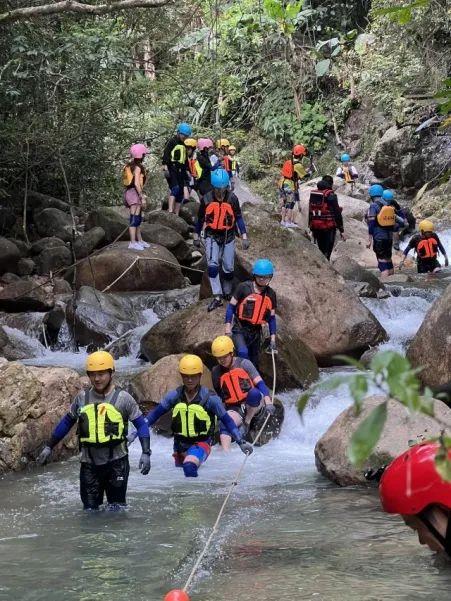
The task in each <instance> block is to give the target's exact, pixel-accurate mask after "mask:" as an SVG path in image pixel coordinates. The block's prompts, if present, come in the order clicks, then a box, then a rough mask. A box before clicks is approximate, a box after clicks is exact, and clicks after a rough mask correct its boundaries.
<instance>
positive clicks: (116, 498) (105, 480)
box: [80, 456, 130, 509]
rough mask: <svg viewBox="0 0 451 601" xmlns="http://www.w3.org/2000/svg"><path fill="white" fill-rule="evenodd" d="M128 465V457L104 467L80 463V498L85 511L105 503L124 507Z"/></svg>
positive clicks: (106, 464)
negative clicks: (104, 498)
mask: <svg viewBox="0 0 451 601" xmlns="http://www.w3.org/2000/svg"><path fill="white" fill-rule="evenodd" d="M129 472H130V464H129V462H128V456H126V457H122V458H121V459H116V460H115V461H110V462H109V463H105V464H104V465H94V464H93V463H85V462H82V464H81V466H80V497H81V500H82V503H83V506H84V508H85V509H98V508H99V506H100V505H102V504H103V497H104V495H105V494H106V498H107V502H108V503H111V504H114V503H118V504H120V505H125V503H126V500H125V496H126V493H127V482H128V474H129Z"/></svg>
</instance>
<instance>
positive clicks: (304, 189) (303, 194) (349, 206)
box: [297, 178, 369, 228]
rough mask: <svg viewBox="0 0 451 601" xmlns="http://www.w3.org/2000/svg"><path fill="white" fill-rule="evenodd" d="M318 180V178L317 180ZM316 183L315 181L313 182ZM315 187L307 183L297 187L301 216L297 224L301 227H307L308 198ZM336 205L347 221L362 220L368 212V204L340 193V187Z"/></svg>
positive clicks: (337, 191) (337, 192)
mask: <svg viewBox="0 0 451 601" xmlns="http://www.w3.org/2000/svg"><path fill="white" fill-rule="evenodd" d="M319 179H320V178H318V180H319ZM314 181H317V180H314ZM315 188H316V186H315V185H314V184H313V183H312V182H309V183H307V184H302V185H301V186H300V187H299V200H300V205H301V214H300V215H299V217H298V219H297V222H298V224H299V225H302V226H303V227H305V228H306V227H307V225H308V207H309V198H310V193H311V191H312V190H313V189H315ZM336 194H337V198H338V204H339V205H340V207H341V208H342V209H343V213H342V214H343V217H346V218H349V219H358V220H362V219H363V218H364V217H365V215H366V214H367V212H368V207H369V205H368V203H367V202H365V201H364V200H361V199H358V198H354V197H353V196H348V195H347V194H343V193H342V192H341V187H340V188H338V189H337V190H336Z"/></svg>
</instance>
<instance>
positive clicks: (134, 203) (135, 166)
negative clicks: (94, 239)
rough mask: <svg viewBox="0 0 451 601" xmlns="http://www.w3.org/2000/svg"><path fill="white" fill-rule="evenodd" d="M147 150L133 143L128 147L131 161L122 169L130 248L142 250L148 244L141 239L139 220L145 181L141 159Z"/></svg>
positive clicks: (140, 218) (141, 145) (143, 146)
mask: <svg viewBox="0 0 451 601" xmlns="http://www.w3.org/2000/svg"><path fill="white" fill-rule="evenodd" d="M148 152H149V150H148V149H147V147H146V146H145V145H144V144H133V145H132V146H131V148H130V156H131V161H129V162H128V163H127V165H125V167H124V170H123V183H124V186H125V190H124V204H125V206H126V207H127V208H128V210H129V213H130V215H129V228H128V230H129V234H130V244H129V245H128V248H130V249H131V250H144V249H145V248H149V246H150V244H148V243H147V242H145V241H144V240H143V239H142V235H141V227H140V226H141V222H142V209H143V188H144V184H145V183H146V177H147V176H146V170H145V168H144V165H143V160H144V157H145V156H146V154H148Z"/></svg>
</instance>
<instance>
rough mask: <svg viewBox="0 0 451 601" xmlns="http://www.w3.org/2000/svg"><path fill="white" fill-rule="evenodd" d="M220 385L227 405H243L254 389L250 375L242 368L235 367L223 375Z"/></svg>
mask: <svg viewBox="0 0 451 601" xmlns="http://www.w3.org/2000/svg"><path fill="white" fill-rule="evenodd" d="M219 384H220V386H221V391H222V395H223V400H224V403H225V404H226V405H235V404H236V403H241V401H243V400H244V399H245V398H246V397H247V393H248V392H249V390H251V389H252V388H254V383H253V382H252V380H251V379H250V377H249V374H248V373H247V371H246V370H245V369H243V368H242V367H234V368H232V369H231V370H230V371H227V372H225V373H224V374H222V376H221V377H220V379H219Z"/></svg>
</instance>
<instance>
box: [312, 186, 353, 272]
mask: <svg viewBox="0 0 451 601" xmlns="http://www.w3.org/2000/svg"><path fill="white" fill-rule="evenodd" d="M332 186H333V178H332V176H330V175H324V176H323V178H322V179H321V180H320V181H319V182H318V184H317V188H316V190H312V192H311V193H310V199H309V217H308V225H309V228H310V230H311V232H312V236H313V240H314V241H315V243H316V244H317V245H318V248H319V249H320V251H321V252H322V253H323V255H324V256H325V257H326V259H327V260H328V261H330V256H331V254H332V251H333V249H334V244H335V237H336V230H337V229H338V231H339V232H340V237H341V239H342V240H346V236H345V234H344V229H343V217H342V214H341V212H342V209H341V207H340V206H339V204H338V198H337V195H336V194H335V193H334V191H333V189H332Z"/></svg>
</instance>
